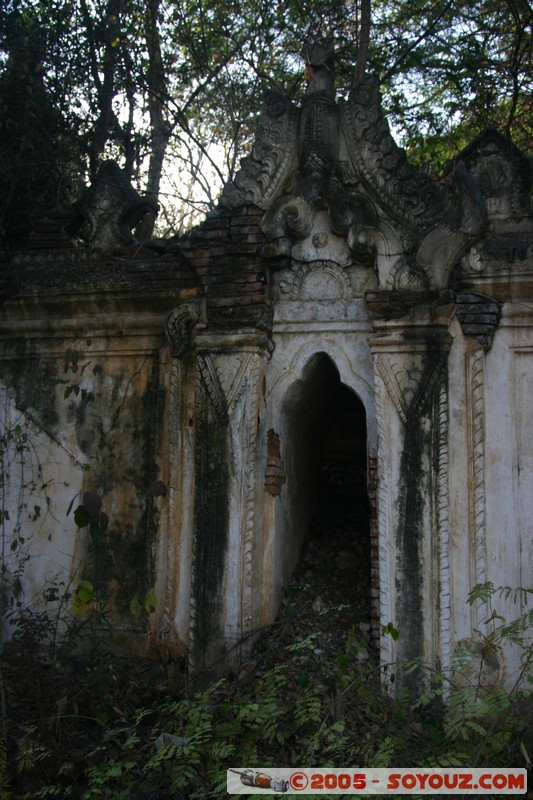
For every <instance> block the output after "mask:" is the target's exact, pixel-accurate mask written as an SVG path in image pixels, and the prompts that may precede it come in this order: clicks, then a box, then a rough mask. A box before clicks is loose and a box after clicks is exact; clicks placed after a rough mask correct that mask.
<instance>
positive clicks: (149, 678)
mask: <svg viewBox="0 0 533 800" xmlns="http://www.w3.org/2000/svg"><path fill="white" fill-rule="evenodd" d="M294 592H295V593H297V594H300V595H301V597H302V598H303V599H305V593H306V587H305V585H304V586H297V587H295V589H294ZM490 592H492V593H493V592H494V590H493V589H491V590H490ZM490 592H489V599H490V597H491V596H492V595H491V594H490ZM293 597H294V595H291V598H290V602H288V603H286V604H285V606H284V614H283V616H282V617H281V618H280V620H279V621H278V622H277V623H276V624H275V625H274V626H272V627H271V628H270V629H269V630H267V631H265V632H264V633H263V635H262V636H261V637H260V638H259V640H258V642H257V645H256V648H255V651H254V654H253V655H252V656H251V657H250V658H249V659H248V660H247V661H246V662H245V663H244V664H242V666H241V667H240V668H239V670H238V671H237V672H236V673H228V674H227V675H226V677H225V678H224V679H222V680H219V681H218V682H215V683H213V684H212V685H210V686H209V687H208V688H203V689H199V688H198V685H195V683H194V682H193V681H189V682H188V681H187V679H186V676H185V674H184V673H183V672H181V671H180V670H179V668H178V665H168V664H166V665H161V664H158V663H155V662H151V661H139V660H131V659H126V658H122V657H117V656H110V655H98V654H96V653H93V654H91V655H83V656H82V655H77V656H74V655H70V656H63V657H62V658H60V659H58V658H55V659H52V658H50V653H49V652H47V650H46V649H43V647H42V646H39V642H38V641H32V640H31V638H28V637H27V636H26V637H25V638H24V639H23V640H21V641H18V642H17V641H14V642H12V643H11V644H10V645H9V646H8V647H7V648H6V650H5V651H4V653H3V656H2V658H1V662H0V667H1V669H0V676H1V684H0V702H1V710H2V730H1V734H2V747H1V750H0V757H1V765H2V768H3V773H2V791H1V793H0V797H1V798H3V800H8V799H9V800H16V799H18V798H25V799H27V800H37V798H48V797H59V798H64V799H65V800H70V799H72V800H74V798H82V799H83V800H122V799H124V800H126V799H127V800H159V799H160V798H161V799H162V798H168V799H169V800H170V798H172V800H182V798H183V800H185V799H187V800H194V799H197V800H199V798H223V797H225V796H226V791H225V789H226V770H227V769H228V768H229V767H236V766H239V767H242V766H247V767H251V768H253V767H261V768H265V767H268V766H272V767H282V766H287V767H289V766H294V767H305V766H332V767H347V766H350V767H354V766H358V767H389V766H390V767H402V766H405V767H413V766H465V767H483V766H486V767H524V766H530V765H531V764H530V756H531V753H532V751H533V746H532V745H533V696H532V693H531V689H530V684H529V683H528V676H529V663H530V652H529V650H527V647H526V645H525V642H524V641H522V640H520V637H519V633H520V630H519V629H518V632H517V631H515V632H514V633H515V634H516V637H518V638H517V641H516V642H515V646H522V651H523V655H524V666H525V667H526V669H525V670H524V671H523V673H522V675H521V679H520V683H519V684H518V683H517V684H516V685H515V686H514V687H513V688H512V689H511V690H509V689H504V687H503V686H502V685H501V684H499V683H496V684H494V685H492V686H491V687H487V686H483V685H482V683H481V682H480V680H479V673H476V674H472V677H471V679H467V678H466V677H465V676H467V674H468V673H467V672H465V670H464V663H465V662H464V659H465V657H466V656H465V654H464V653H463V655H462V659H463V661H462V662H461V663H462V665H463V668H462V670H461V680H460V681H459V680H458V678H457V676H458V674H459V673H457V675H455V676H451V683H450V682H449V677H450V676H448V678H445V677H444V676H442V675H439V674H435V673H432V674H430V673H427V691H426V692H425V693H424V694H423V695H422V696H421V697H420V698H419V699H418V700H417V701H416V702H412V701H410V700H408V699H407V698H405V697H403V698H402V697H401V696H398V695H396V696H395V697H393V695H392V694H391V693H390V692H388V691H386V689H387V685H384V682H383V673H382V672H381V673H380V671H379V669H378V665H377V661H376V659H375V657H374V655H373V653H372V651H371V650H370V649H369V647H368V646H367V644H366V642H365V641H364V639H363V638H361V637H360V636H359V635H358V631H357V629H356V628H354V629H352V630H351V631H350V632H348V634H347V635H346V636H345V639H344V643H343V645H342V646H339V647H338V648H337V649H336V650H335V651H329V650H328V649H327V648H325V647H324V642H326V641H327V634H328V630H329V629H330V628H331V626H332V624H334V619H335V615H337V614H339V613H342V609H338V608H321V609H320V613H319V617H318V619H319V620H320V621H321V622H322V627H321V628H320V629H319V628H318V627H317V628H316V629H315V630H314V631H312V632H311V633H306V634H305V635H301V634H298V633H297V631H299V630H300V626H299V624H298V622H299V620H298V618H297V616H296V615H297V605H296V604H295V603H294V602H293ZM478 597H479V593H478ZM484 599H485V600H486V599H487V598H486V597H485V598H484ZM332 621H333V622H332ZM500 627H501V626H500ZM400 635H401V633H400ZM505 635H506V636H507V637H509V636H510V633H509V631H507V633H506V634H505ZM513 635H514V634H513ZM519 640H520V641H522V645H520V641H519ZM500 644H501V641H500V643H498V641H497V640H496V639H495V638H494V637H492V639H491V640H489V638H488V637H485V639H484V641H483V642H481V643H478V645H479V646H478V647H477V648H476V650H475V653H476V654H477V655H478V656H479V652H480V650H479V647H480V646H481V647H485V648H486V652H487V653H488V652H489V648H492V649H493V650H494V648H497V647H498V646H500ZM482 662H483V658H482V659H481V666H480V669H481V667H482ZM474 663H476V664H479V663H480V662H479V661H476V662H475V661H472V664H474ZM420 668H421V667H420V665H419V664H416V663H413V664H410V665H403V667H402V669H413V670H414V669H420ZM398 669H399V667H394V668H392V667H391V668H389V669H388V670H387V672H386V675H385V678H386V684H387V683H388V685H389V688H390V684H391V682H393V681H394V678H395V676H396V674H397V672H398ZM452 684H453V685H454V686H455V688H454V689H453V691H451V685H452ZM443 689H445V692H446V693H447V694H448V706H447V707H446V708H444V707H443V705H442V703H441V702H440V699H441V696H442V692H443ZM450 691H451V694H450Z"/></svg>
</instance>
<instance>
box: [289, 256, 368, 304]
mask: <svg viewBox="0 0 533 800" xmlns="http://www.w3.org/2000/svg"><path fill="white" fill-rule="evenodd" d="M352 296H353V290H352V286H351V284H350V280H349V278H348V274H347V271H346V270H343V269H341V268H340V267H338V266H337V264H331V263H329V262H327V261H318V262H314V263H311V264H299V265H298V266H297V267H296V269H295V270H294V283H293V289H292V299H293V300H311V299H321V300H349V299H351V298H352Z"/></svg>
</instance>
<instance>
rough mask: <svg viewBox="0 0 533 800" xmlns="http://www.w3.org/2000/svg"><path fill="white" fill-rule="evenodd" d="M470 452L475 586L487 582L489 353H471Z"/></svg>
mask: <svg viewBox="0 0 533 800" xmlns="http://www.w3.org/2000/svg"><path fill="white" fill-rule="evenodd" d="M466 372H467V402H468V437H469V452H470V458H469V459H468V469H469V473H470V475H469V482H468V487H469V492H468V506H469V531H470V564H471V580H472V585H474V584H475V583H484V582H485V580H486V567H487V552H486V536H485V526H486V513H485V396H484V395H485V388H484V387H485V353H484V350H483V348H482V347H475V348H473V349H472V350H470V352H469V354H468V357H467V362H466Z"/></svg>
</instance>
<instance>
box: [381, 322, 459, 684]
mask: <svg viewBox="0 0 533 800" xmlns="http://www.w3.org/2000/svg"><path fill="white" fill-rule="evenodd" d="M441 316H442V318H441V319H440V320H438V323H440V324H435V320H428V322H427V323H426V324H425V325H420V320H418V324H417V325H413V324H412V323H411V321H409V320H406V321H403V320H402V321H401V322H400V321H397V320H394V321H389V322H386V321H382V320H380V321H376V322H375V323H374V324H375V329H377V330H379V333H378V334H375V335H374V336H372V337H371V345H372V352H373V356H374V366H375V391H376V412H377V422H378V472H379V494H378V526H379V564H380V599H381V624H382V625H387V624H388V623H389V622H392V623H393V625H394V626H395V627H396V628H397V629H398V630H399V639H398V641H397V643H396V644H394V643H393V642H392V640H391V637H389V636H383V637H382V645H381V657H382V663H388V662H390V661H391V660H393V658H394V656H399V657H400V658H402V659H408V660H411V659H415V658H418V657H420V656H423V657H424V658H425V659H426V660H427V661H429V662H430V663H433V664H435V665H439V666H440V667H441V668H443V669H445V670H446V669H447V667H448V665H449V661H450V657H451V630H450V623H451V591H450V567H449V521H448V386H447V377H446V376H447V359H448V351H449V347H450V344H451V337H450V336H449V334H448V332H447V321H448V313H447V312H444V313H443V314H442V315H441ZM420 680H421V678H420V677H416V676H409V677H407V676H406V678H405V686H406V688H408V689H409V690H410V691H412V692H413V693H414V694H416V692H417V691H418V690H419V689H420V686H419V685H418V684H419V683H420Z"/></svg>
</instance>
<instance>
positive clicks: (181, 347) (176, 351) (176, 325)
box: [165, 305, 196, 358]
mask: <svg viewBox="0 0 533 800" xmlns="http://www.w3.org/2000/svg"><path fill="white" fill-rule="evenodd" d="M195 322H196V313H195V311H194V310H193V309H192V308H190V307H189V306H188V305H183V306H177V308H175V309H173V310H172V311H171V312H170V314H169V315H168V317H167V318H166V320H165V333H166V335H167V338H168V340H169V342H170V352H171V355H172V358H181V357H182V356H183V355H184V354H185V353H186V351H187V350H188V349H189V347H190V345H191V341H192V329H193V326H194V323H195Z"/></svg>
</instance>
